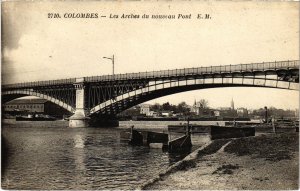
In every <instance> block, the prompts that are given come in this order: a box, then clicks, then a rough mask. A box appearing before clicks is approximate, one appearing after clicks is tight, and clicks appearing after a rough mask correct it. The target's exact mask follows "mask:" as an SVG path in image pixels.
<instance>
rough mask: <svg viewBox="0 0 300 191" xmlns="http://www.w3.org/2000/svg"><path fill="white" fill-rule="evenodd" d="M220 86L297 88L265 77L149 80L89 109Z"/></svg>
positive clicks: (112, 110)
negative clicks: (146, 83) (144, 85)
mask: <svg viewBox="0 0 300 191" xmlns="http://www.w3.org/2000/svg"><path fill="white" fill-rule="evenodd" d="M220 87H265V88H278V89H288V90H299V85H298V83H296V82H289V81H278V80H276V79H267V78H254V77H253V78H249V77H247V78H240V77H236V78H235V77H224V78H223V77H216V78H203V79H187V80H164V81H159V82H158V81H155V82H150V83H149V85H147V86H146V87H143V88H140V89H136V90H133V91H130V92H127V93H125V94H122V95H119V96H116V97H115V98H112V99H110V100H107V101H105V102H103V103H101V104H99V105H97V106H95V107H93V108H92V109H91V110H90V115H93V114H94V113H95V114H96V113H99V114H109V115H116V114H118V113H120V112H122V111H124V110H126V109H128V108H130V107H132V106H135V105H138V104H140V103H143V102H146V101H149V100H152V99H156V98H159V97H163V96H167V95H172V94H176V93H180V92H186V91H191V90H197V89H199V90H200V89H208V88H220Z"/></svg>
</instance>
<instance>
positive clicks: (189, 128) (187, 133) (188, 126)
mask: <svg viewBox="0 0 300 191" xmlns="http://www.w3.org/2000/svg"><path fill="white" fill-rule="evenodd" d="M186 130H187V131H186V135H190V134H191V127H190V119H189V118H187V128H186Z"/></svg>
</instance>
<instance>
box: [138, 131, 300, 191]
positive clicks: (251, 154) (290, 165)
mask: <svg viewBox="0 0 300 191" xmlns="http://www.w3.org/2000/svg"><path fill="white" fill-rule="evenodd" d="M298 155H299V135H298V133H295V132H294V133H282V134H267V135H259V136H256V137H247V138H238V139H223V140H215V141H212V142H211V143H210V144H208V145H206V146H205V147H201V148H199V149H197V150H196V151H194V152H193V153H191V155H189V156H187V157H186V158H185V159H184V160H183V161H180V162H178V163H176V164H175V165H173V166H172V167H171V168H169V169H168V170H167V171H165V172H161V173H160V174H159V175H158V177H155V178H154V179H152V180H150V181H148V182H147V183H145V184H144V185H142V186H141V187H140V189H142V190H144V189H145V190H156V189H159V190H174V189H198V190H219V189H220V190H225V189H228V190H233V189H237V190H251V189H256V190H273V189H277V190H278V189H279V190H286V189H292V190H298V188H299V182H298V180H299V156H298Z"/></svg>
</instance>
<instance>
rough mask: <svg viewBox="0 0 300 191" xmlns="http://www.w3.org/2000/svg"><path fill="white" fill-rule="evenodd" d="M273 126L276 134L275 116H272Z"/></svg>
mask: <svg viewBox="0 0 300 191" xmlns="http://www.w3.org/2000/svg"><path fill="white" fill-rule="evenodd" d="M272 127H273V133H275V134H276V126H275V117H272Z"/></svg>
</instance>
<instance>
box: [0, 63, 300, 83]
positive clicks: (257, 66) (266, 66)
mask: <svg viewBox="0 0 300 191" xmlns="http://www.w3.org/2000/svg"><path fill="white" fill-rule="evenodd" d="M298 68H299V60H292V61H277V62H263V63H252V64H238V65H223V66H210V67H197V68H184V69H173V70H161V71H152V72H138V73H125V74H115V75H103V76H91V77H84V78H80V79H81V80H83V81H84V82H100V81H115V80H129V79H153V78H162V77H179V76H191V75H204V74H215V73H235V72H240V73H242V72H253V71H268V70H280V69H298ZM78 79H79V78H69V79H59V80H48V81H36V82H24V83H16V84H7V85H2V88H3V89H14V88H26V87H36V86H52V85H68V84H74V83H76V82H77V80H78Z"/></svg>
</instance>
